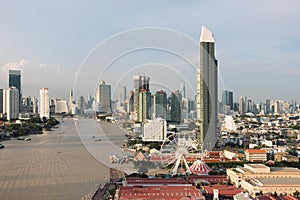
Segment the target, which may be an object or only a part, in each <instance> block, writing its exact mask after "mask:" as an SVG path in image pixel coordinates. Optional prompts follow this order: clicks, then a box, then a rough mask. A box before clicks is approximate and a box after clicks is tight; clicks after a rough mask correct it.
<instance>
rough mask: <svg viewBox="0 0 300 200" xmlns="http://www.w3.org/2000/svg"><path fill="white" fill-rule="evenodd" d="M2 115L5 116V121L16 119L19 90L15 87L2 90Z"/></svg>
mask: <svg viewBox="0 0 300 200" xmlns="http://www.w3.org/2000/svg"><path fill="white" fill-rule="evenodd" d="M3 113H4V114H6V117H7V120H11V119H18V117H19V90H18V89H17V88H16V87H9V88H8V89H7V90H3Z"/></svg>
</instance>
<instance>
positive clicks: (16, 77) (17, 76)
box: [8, 70, 22, 111]
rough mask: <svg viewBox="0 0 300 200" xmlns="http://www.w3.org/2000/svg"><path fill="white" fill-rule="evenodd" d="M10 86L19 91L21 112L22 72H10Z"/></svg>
mask: <svg viewBox="0 0 300 200" xmlns="http://www.w3.org/2000/svg"><path fill="white" fill-rule="evenodd" d="M8 79H9V80H8V86H9V87H15V88H17V89H18V91H19V111H21V108H22V104H21V102H22V85H21V70H9V71H8Z"/></svg>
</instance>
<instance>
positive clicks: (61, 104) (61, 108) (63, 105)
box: [54, 99, 69, 113]
mask: <svg viewBox="0 0 300 200" xmlns="http://www.w3.org/2000/svg"><path fill="white" fill-rule="evenodd" d="M54 105H55V113H68V112H69V108H68V101H67V100H62V99H55V101H54Z"/></svg>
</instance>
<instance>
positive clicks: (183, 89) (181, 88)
mask: <svg viewBox="0 0 300 200" xmlns="http://www.w3.org/2000/svg"><path fill="white" fill-rule="evenodd" d="M179 91H180V93H181V95H182V98H186V93H185V82H184V81H180V89H179Z"/></svg>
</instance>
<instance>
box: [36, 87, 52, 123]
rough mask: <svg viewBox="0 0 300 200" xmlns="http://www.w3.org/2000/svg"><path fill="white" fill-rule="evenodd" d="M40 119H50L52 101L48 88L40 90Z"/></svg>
mask: <svg viewBox="0 0 300 200" xmlns="http://www.w3.org/2000/svg"><path fill="white" fill-rule="evenodd" d="M39 114H40V118H43V117H46V118H47V119H49V118H50V99H49V90H48V88H41V89H40V107H39Z"/></svg>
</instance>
